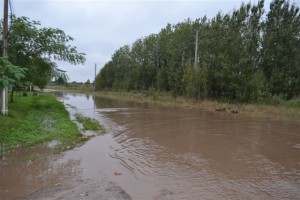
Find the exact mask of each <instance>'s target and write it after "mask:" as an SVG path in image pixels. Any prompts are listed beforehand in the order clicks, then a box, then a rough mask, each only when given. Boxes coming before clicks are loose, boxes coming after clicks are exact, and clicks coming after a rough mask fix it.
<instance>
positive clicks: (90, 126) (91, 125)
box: [75, 114, 105, 133]
mask: <svg viewBox="0 0 300 200" xmlns="http://www.w3.org/2000/svg"><path fill="white" fill-rule="evenodd" d="M75 117H76V120H77V121H78V122H79V123H81V124H82V125H83V128H84V130H86V131H87V130H91V131H96V132H101V133H104V132H105V130H104V128H103V126H101V125H100V124H99V123H98V122H97V121H96V120H94V119H91V118H88V117H84V116H82V115H81V114H76V116H75Z"/></svg>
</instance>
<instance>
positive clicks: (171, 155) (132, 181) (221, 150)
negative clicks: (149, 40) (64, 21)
mask: <svg viewBox="0 0 300 200" xmlns="http://www.w3.org/2000/svg"><path fill="white" fill-rule="evenodd" d="M62 101H63V102H64V103H65V104H66V105H67V106H68V109H69V111H70V113H71V114H74V113H81V114H83V115H84V116H88V117H92V118H95V119H97V120H99V121H100V122H101V123H102V124H103V125H104V126H105V128H106V130H107V134H106V135H104V136H97V137H94V138H92V139H91V140H90V141H88V142H87V143H86V144H85V145H83V146H81V147H78V148H76V149H74V150H72V151H68V152H65V153H64V154H63V155H56V157H54V158H53V157H50V156H48V157H47V159H46V158H44V159H39V160H37V161H33V163H30V164H28V163H26V164H23V165H24V167H23V168H17V167H16V168H8V166H13V165H12V164H9V165H5V166H0V170H1V172H0V178H1V179H0V180H1V181H0V189H1V190H0V192H1V193H0V199H16V198H26V196H28V195H29V194H32V193H34V192H36V191H38V190H41V189H43V188H47V187H49V186H50V185H52V186H53V185H57V184H60V183H61V182H63V181H64V180H66V181H68V180H72V181H73V182H75V183H76V181H77V182H78V177H80V180H93V181H94V182H93V184H99V185H101V184H104V183H105V184H106V183H108V182H109V181H112V182H114V183H116V184H117V185H118V186H120V187H121V188H122V189H123V190H124V191H126V192H127V193H128V194H129V195H130V196H131V197H132V199H150V200H159V199H299V197H300V123H299V122H289V121H275V120H267V119H264V120H262V119H254V118H245V117H241V116H240V115H234V114H229V113H219V112H210V111H201V110H192V109H184V108H167V107H159V106H153V105H148V104H138V103H133V102H126V101H120V100H111V99H106V98H100V97H94V96H89V95H75V94H67V95H65V96H63V97H62ZM75 107H76V109H75ZM15 165H17V166H18V164H15ZM30 165H31V167H30ZM15 172H19V173H17V174H15ZM24 172H25V173H24ZM22 173H24V174H22ZM43 173H44V175H43ZM14 174H15V175H14ZM41 174H42V175H41ZM43 177H44V178H43ZM74 177H76V178H75V179H74ZM103 177H104V178H103ZM3 180H5V181H3ZM99 180H101V181H100V182H99ZM43 181H44V182H43ZM97 181H98V182H97ZM13 183H14V184H15V186H16V187H14V188H13V187H12V186H13ZM35 184H38V185H39V187H38V186H35ZM74 185H76V184H74ZM83 187H85V186H84V185H83ZM75 188H76V187H75ZM84 189H85V188H84ZM84 189H82V187H80V188H78V187H77V188H76V189H75V191H76V190H82V191H79V192H77V195H78V194H82V192H83V191H84ZM71 190H72V191H73V192H69V193H68V194H64V195H65V196H62V197H65V198H68V199H73V198H74V197H76V196H72V195H73V193H74V187H72V188H71ZM85 190H87V189H85ZM104 191H107V188H106V189H104ZM52 193H53V194H52V198H50V199H53V198H54V199H58V198H59V197H61V196H57V195H55V194H54V193H55V192H53V191H52ZM75 193H76V192H75ZM16 194H18V195H16ZM9 195H11V196H9ZM9 197H11V198H9ZM29 197H32V199H34V195H33V196H29ZM38 197H41V196H37V197H36V199H38ZM29 199H31V198H29ZM86 199H101V196H98V197H94V198H92V196H91V195H90V196H89V197H87V198H86ZM102 199H105V198H104V197H103V198H102ZM107 199H110V198H109V196H108V197H107Z"/></svg>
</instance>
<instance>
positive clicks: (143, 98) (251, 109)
mask: <svg viewBox="0 0 300 200" xmlns="http://www.w3.org/2000/svg"><path fill="white" fill-rule="evenodd" d="M90 94H93V95H96V96H103V97H109V98H115V99H124V100H131V101H136V102H149V103H157V104H160V105H163V106H174V107H183V108H186V109H203V110H208V111H215V110H216V109H220V108H225V110H226V112H227V113H228V114H232V113H231V111H237V112H238V114H239V115H243V116H246V117H255V118H269V119H278V120H293V121H300V100H297V99H296V100H295V99H294V100H291V101H277V102H276V103H275V104H268V103H257V104H232V103H224V102H218V101H211V100H204V101H197V100H194V99H188V98H184V97H177V98H174V97H172V95H170V94H168V93H160V92H154V93H153V92H148V93H144V94H142V93H134V92H107V91H105V92H91V93H90Z"/></svg>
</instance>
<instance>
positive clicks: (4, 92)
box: [1, 0, 8, 115]
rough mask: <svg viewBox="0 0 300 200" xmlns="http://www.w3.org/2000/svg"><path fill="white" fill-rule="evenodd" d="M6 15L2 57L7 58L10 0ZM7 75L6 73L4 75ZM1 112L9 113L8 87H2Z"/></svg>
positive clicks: (4, 18) (5, 4)
mask: <svg viewBox="0 0 300 200" xmlns="http://www.w3.org/2000/svg"><path fill="white" fill-rule="evenodd" d="M3 13H4V16H3V38H2V40H3V45H2V57H3V59H7V36H8V0H4V12H3ZM3 76H5V75H3ZM1 107H2V109H1V113H2V114H3V115H7V114H8V104H7V87H3V88H2V105H1Z"/></svg>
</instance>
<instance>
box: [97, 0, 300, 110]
mask: <svg viewBox="0 0 300 200" xmlns="http://www.w3.org/2000/svg"><path fill="white" fill-rule="evenodd" d="M266 6H269V9H265V2H264V1H263V0H260V1H258V2H257V3H253V4H252V3H247V4H245V3H243V4H242V5H241V6H240V8H238V9H235V10H233V11H232V12H231V13H227V14H223V13H221V12H219V13H218V14H217V15H216V16H215V17H213V18H212V19H208V18H207V17H206V16H203V17H202V18H199V19H196V20H194V21H193V20H191V19H187V20H186V21H184V22H180V23H177V24H174V25H171V24H168V25H167V26H166V27H165V28H163V29H161V31H160V32H159V33H157V34H151V35H149V36H147V37H144V38H141V39H137V40H136V41H135V42H134V43H133V44H131V45H125V46H123V47H121V48H119V49H118V50H116V51H115V53H114V54H113V55H112V58H111V60H110V61H109V62H107V63H106V64H105V66H104V67H103V68H102V69H101V72H100V73H99V74H98V75H97V78H96V88H97V90H98V91H125V92H128V91H138V92H139V93H142V94H150V96H152V97H153V98H154V99H158V98H160V95H161V94H164V93H167V94H171V95H172V97H173V98H175V99H178V97H179V98H181V97H183V98H186V99H194V100H197V101H217V102H220V103H222V102H224V103H228V102H229V103H233V104H258V105H270V106H278V105H282V106H283V107H285V108H299V99H298V100H297V98H299V95H300V9H299V5H297V4H295V3H292V2H291V1H288V0H273V1H272V2H271V3H270V5H266ZM196 31H199V51H198V52H197V55H196V59H195V56H194V55H195V36H196ZM285 101H286V102H285Z"/></svg>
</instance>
